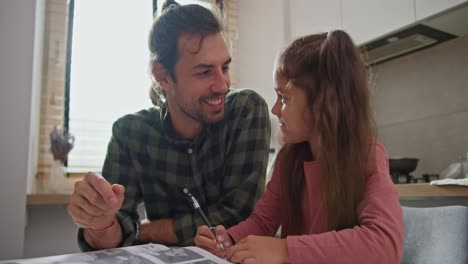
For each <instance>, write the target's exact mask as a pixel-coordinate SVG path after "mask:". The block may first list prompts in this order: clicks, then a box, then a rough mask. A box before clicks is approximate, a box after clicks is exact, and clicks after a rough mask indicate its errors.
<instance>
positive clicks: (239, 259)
mask: <svg viewBox="0 0 468 264" xmlns="http://www.w3.org/2000/svg"><path fill="white" fill-rule="evenodd" d="M226 258H227V259H228V260H229V261H231V262H234V263H248V264H250V263H272V264H273V263H289V262H290V261H289V255H288V249H287V246H286V239H279V238H273V237H264V236H248V237H246V238H244V239H242V240H241V241H239V243H237V244H236V245H235V246H233V247H231V248H230V250H228V252H227V255H226Z"/></svg>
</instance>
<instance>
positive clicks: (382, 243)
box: [287, 143, 403, 263]
mask: <svg viewBox="0 0 468 264" xmlns="http://www.w3.org/2000/svg"><path fill="white" fill-rule="evenodd" d="M374 155H375V157H376V162H375V166H372V167H373V168H372V169H370V176H369V178H367V183H366V190H365V194H364V197H363V200H362V202H361V203H360V205H359V208H358V214H359V221H360V225H359V226H355V227H353V228H349V229H343V230H340V231H331V232H325V233H322V234H313V235H302V236H288V237H287V247H288V254H289V258H290V260H291V262H292V263H299V262H302V263H400V261H401V258H402V254H403V216H402V210H401V207H400V203H399V196H398V192H397V190H396V188H395V186H394V185H393V183H392V182H391V179H390V176H389V169H388V158H387V154H386V152H385V149H384V147H383V145H381V144H380V143H377V145H376V147H375V154H374Z"/></svg>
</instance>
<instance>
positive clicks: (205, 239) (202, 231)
mask: <svg viewBox="0 0 468 264" xmlns="http://www.w3.org/2000/svg"><path fill="white" fill-rule="evenodd" d="M216 240H217V241H216ZM194 242H195V245H197V247H199V248H203V249H204V250H206V251H208V252H210V253H212V254H214V255H216V256H218V257H221V258H223V257H225V256H226V252H227V250H228V249H229V248H230V247H231V246H232V245H234V241H233V240H232V238H231V236H230V235H229V234H228V233H227V232H226V229H225V228H224V226H222V225H219V226H217V227H216V239H215V236H214V235H213V233H212V232H211V230H210V229H209V228H208V226H206V225H202V226H200V227H199V228H198V230H197V235H196V236H195V239H194ZM218 242H219V243H222V244H223V247H224V250H222V249H221V247H220V246H219V245H218Z"/></svg>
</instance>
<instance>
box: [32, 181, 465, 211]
mask: <svg viewBox="0 0 468 264" xmlns="http://www.w3.org/2000/svg"><path fill="white" fill-rule="evenodd" d="M395 186H396V188H397V190H398V192H399V194H400V199H408V198H409V199H412V198H451V197H468V186H459V185H443V186H435V185H430V184H429V183H411V184H396V185H395ZM69 201H70V194H28V196H27V205H28V206H36V205H67V204H68V202H69Z"/></svg>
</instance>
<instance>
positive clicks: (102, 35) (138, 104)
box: [68, 0, 153, 172]
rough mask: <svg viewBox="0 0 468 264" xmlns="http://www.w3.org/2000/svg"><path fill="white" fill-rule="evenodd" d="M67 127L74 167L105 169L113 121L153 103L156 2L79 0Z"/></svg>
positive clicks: (78, 169) (75, 169) (70, 168)
mask: <svg viewBox="0 0 468 264" xmlns="http://www.w3.org/2000/svg"><path fill="white" fill-rule="evenodd" d="M73 13H74V14H73V16H74V17H73V32H72V34H73V36H72V45H71V46H72V47H71V57H70V77H69V80H70V84H69V107H68V109H69V116H68V128H69V131H70V132H71V133H72V134H74V136H75V147H74V149H73V150H72V151H71V152H70V155H69V157H68V171H69V172H87V171H90V170H100V169H101V167H102V164H103V162H104V158H105V154H106V150H107V143H108V142H109V139H110V137H111V131H112V123H113V122H114V121H115V120H116V119H117V118H118V117H120V116H123V115H125V114H128V113H132V112H136V111H138V110H140V109H143V108H147V107H150V106H151V102H150V100H149V98H148V89H149V86H150V78H149V76H148V61H149V51H148V47H147V43H148V41H147V39H148V37H147V36H148V32H149V30H150V27H151V24H152V20H153V18H152V2H151V1H114V0H100V1H75V2H74V12H73Z"/></svg>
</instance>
